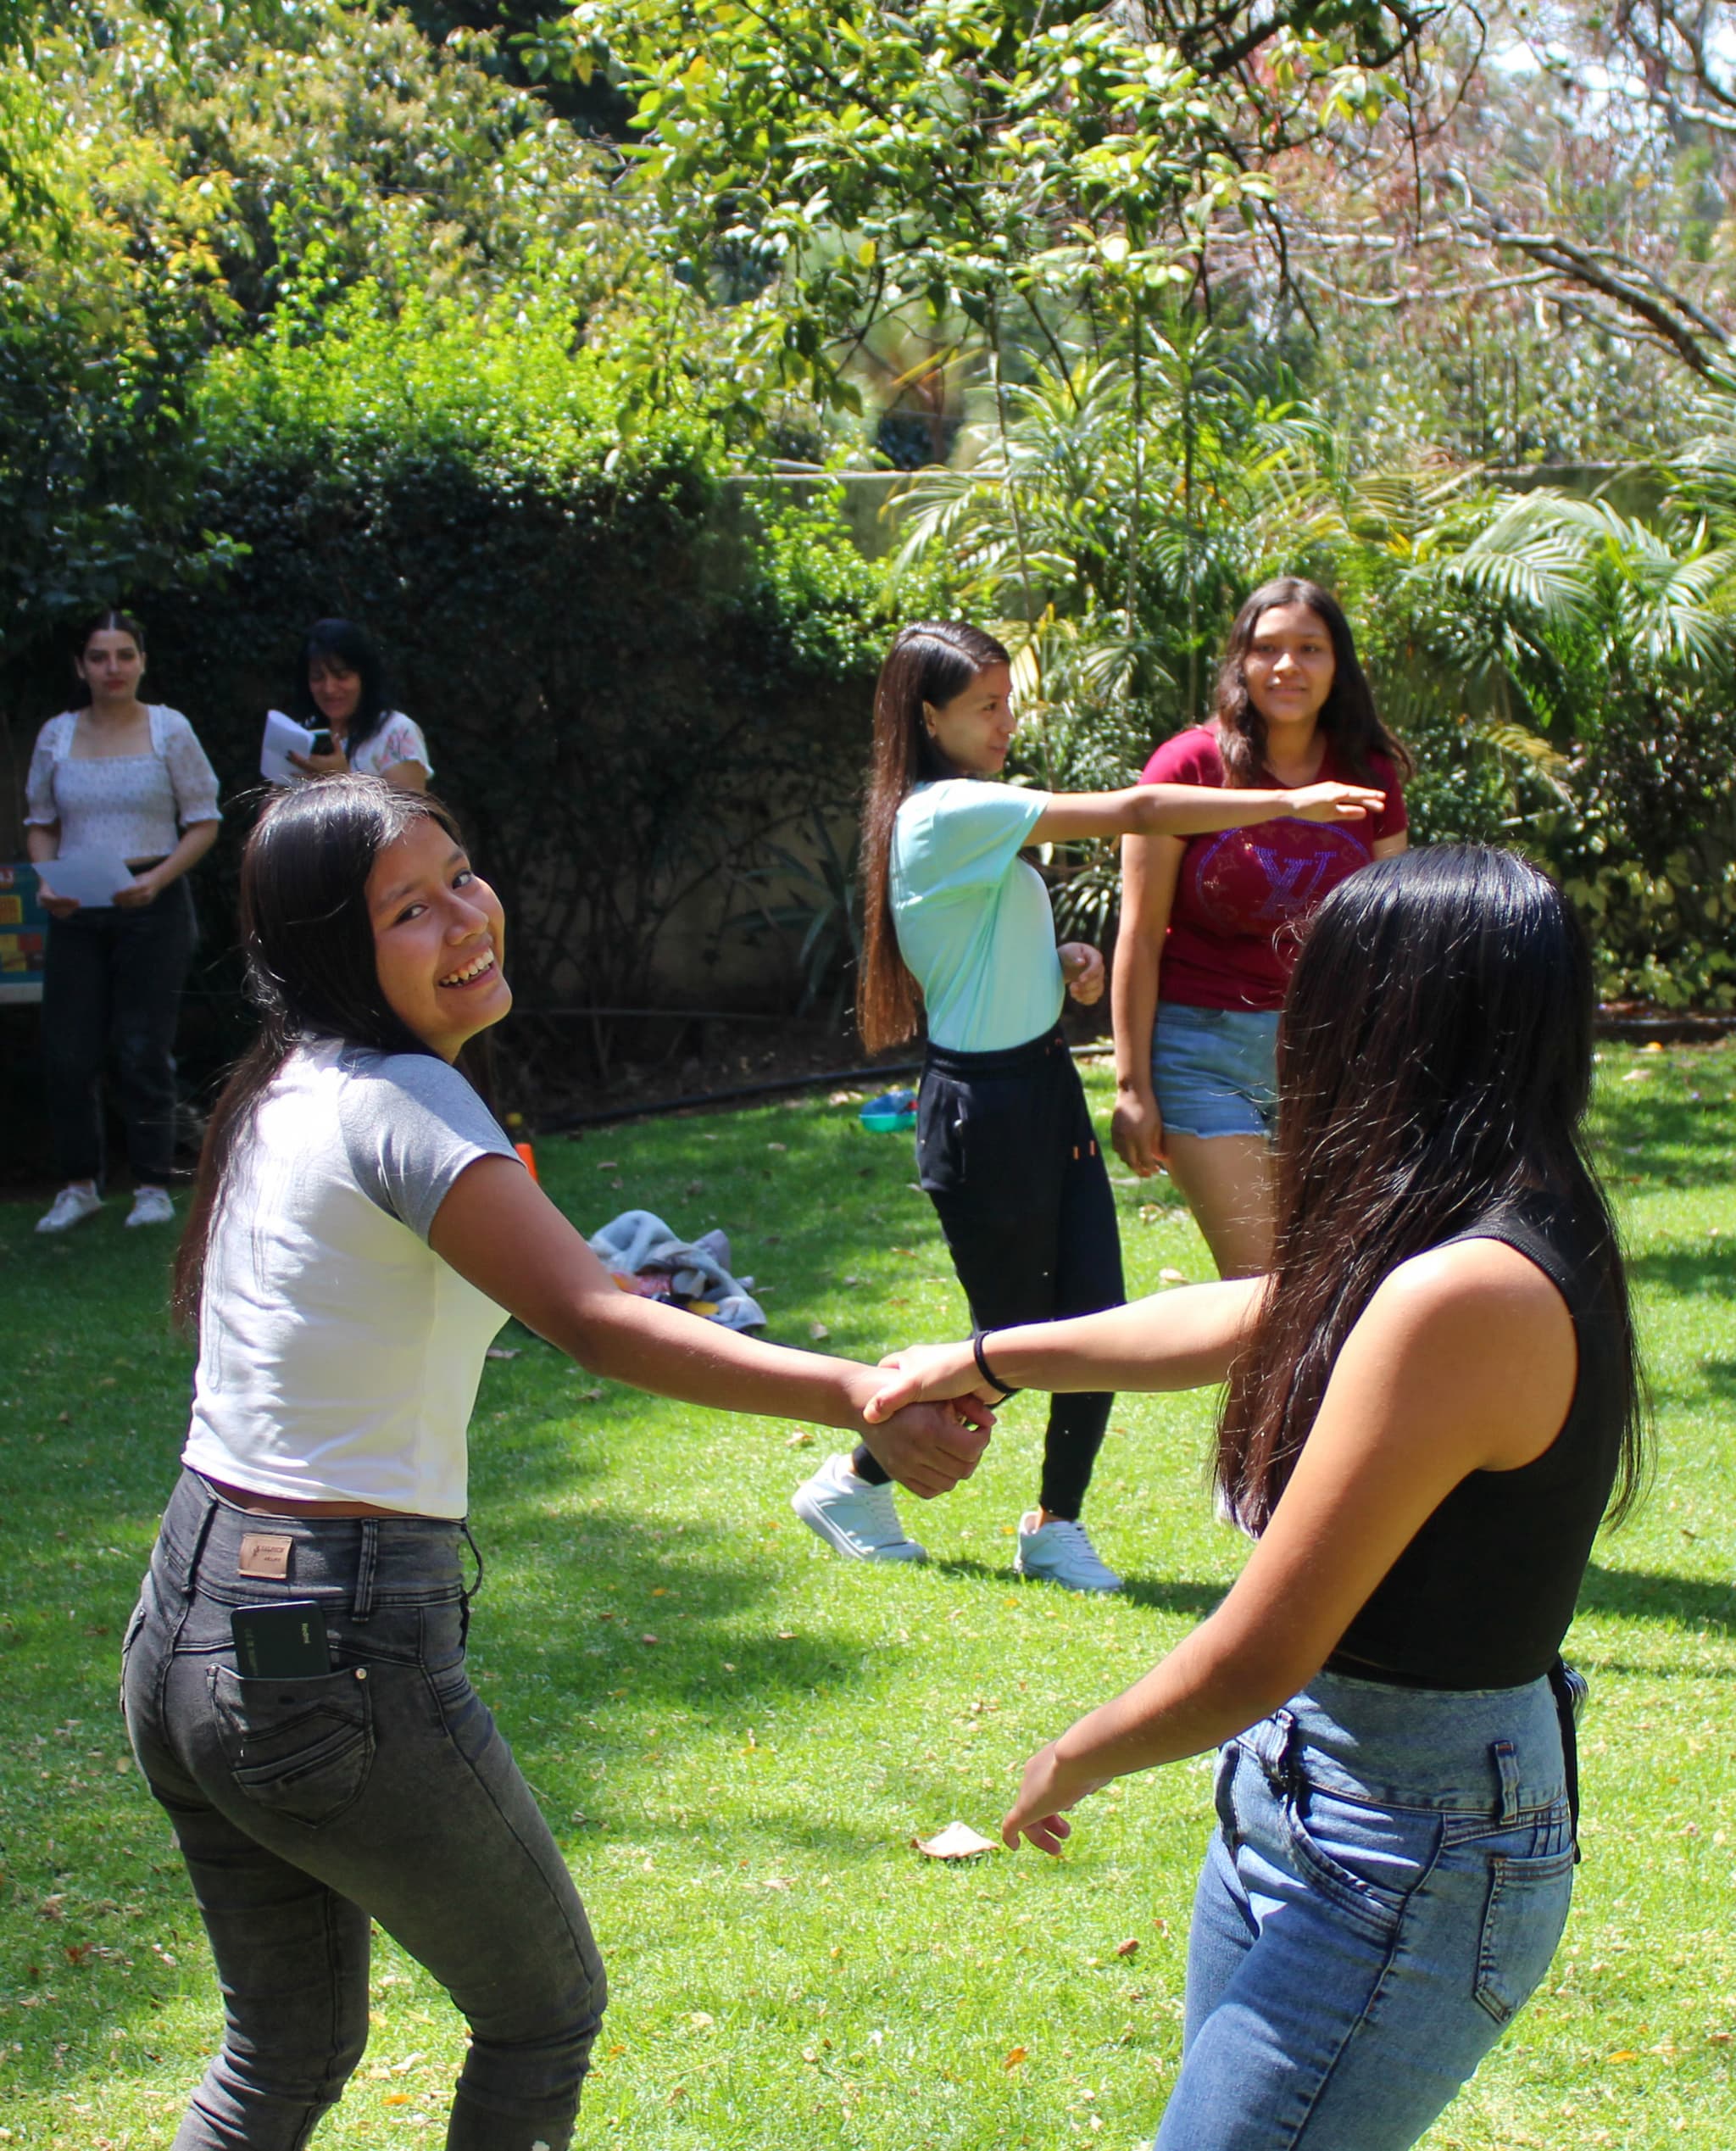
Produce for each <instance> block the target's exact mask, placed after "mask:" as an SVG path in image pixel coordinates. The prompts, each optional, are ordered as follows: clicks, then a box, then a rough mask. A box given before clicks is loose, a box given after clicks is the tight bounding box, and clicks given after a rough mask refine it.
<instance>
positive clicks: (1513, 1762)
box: [1489, 1740, 1519, 1822]
mask: <svg viewBox="0 0 1736 2151" xmlns="http://www.w3.org/2000/svg"><path fill="white" fill-rule="evenodd" d="M1489 1753H1490V1754H1491V1755H1493V1756H1494V1760H1495V1769H1496V1770H1497V1771H1498V1772H1499V1774H1500V1780H1501V1805H1500V1820H1501V1821H1503V1822H1514V1821H1516V1820H1517V1819H1518V1814H1519V1758H1517V1756H1516V1755H1515V1754H1514V1753H1513V1743H1512V1741H1508V1740H1499V1741H1491V1742H1490V1744H1489Z"/></svg>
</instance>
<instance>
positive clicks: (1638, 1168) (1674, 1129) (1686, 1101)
mask: <svg viewBox="0 0 1736 2151" xmlns="http://www.w3.org/2000/svg"><path fill="white" fill-rule="evenodd" d="M1732 1067H1736V1062H1732V1060H1731V1058H1730V1056H1728V1053H1726V1054H1723V1055H1721V1056H1720V1065H1719V1066H1717V1067H1711V1066H1708V1067H1706V1068H1705V1072H1704V1087H1705V1089H1706V1090H1707V1094H1708V1095H1706V1097H1705V1099H1704V1100H1700V1099H1694V1098H1689V1097H1684V1096H1683V1095H1679V1094H1674V1095H1672V1092H1671V1091H1669V1090H1660V1089H1657V1088H1656V1087H1655V1081H1654V1082H1652V1083H1623V1082H1622V1081H1621V1080H1620V1079H1619V1078H1618V1079H1617V1080H1616V1082H1614V1083H1605V1084H1602V1085H1601V1086H1600V1089H1599V1092H1598V1098H1597V1105H1596V1109H1595V1112H1594V1124H1595V1127H1596V1130H1597V1137H1598V1163H1599V1166H1600V1168H1601V1170H1602V1171H1603V1172H1604V1173H1606V1174H1607V1175H1608V1177H1609V1178H1610V1179H1611V1180H1612V1181H1613V1182H1615V1183H1616V1185H1617V1186H1620V1185H1621V1184H1623V1183H1624V1182H1625V1181H1627V1180H1628V1179H1631V1178H1633V1177H1635V1176H1639V1177H1643V1178H1644V1179H1646V1180H1647V1181H1649V1182H1650V1184H1652V1185H1653V1186H1656V1187H1665V1188H1711V1187H1724V1186H1727V1185H1728V1183H1729V1178H1730V1116H1729V1114H1728V1111H1725V1110H1721V1109H1720V1108H1721V1104H1722V1096H1721V1094H1722V1091H1723V1090H1724V1089H1726V1088H1727V1087H1728V1080H1729V1073H1730V1071H1731V1069H1732ZM1667 1079H1668V1078H1667V1074H1666V1081H1667ZM1691 1080H1696V1081H1698V1080H1699V1079H1698V1078H1693V1079H1691Z"/></svg>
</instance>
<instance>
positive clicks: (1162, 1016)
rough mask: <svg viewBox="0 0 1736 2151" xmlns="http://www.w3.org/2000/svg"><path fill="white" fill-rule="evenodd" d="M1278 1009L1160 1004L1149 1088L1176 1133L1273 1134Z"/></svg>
mask: <svg viewBox="0 0 1736 2151" xmlns="http://www.w3.org/2000/svg"><path fill="white" fill-rule="evenodd" d="M1277 1044H1278V1018H1277V1010H1276V1009H1273V1010H1271V1011H1267V1010H1265V1009H1260V1008H1193V1007H1190V1006H1188V1005H1187V1004H1186V1003H1185V1002H1182V1001H1176V1000H1165V1001H1160V1002H1159V1003H1158V1007H1157V1022H1156V1024H1155V1027H1154V1028H1153V1030H1152V1034H1151V1088H1152V1090H1153V1093H1154V1094H1155V1096H1156V1099H1157V1110H1158V1112H1160V1114H1161V1115H1162V1116H1163V1124H1164V1127H1165V1128H1166V1129H1167V1130H1168V1131H1169V1132H1170V1133H1171V1134H1175V1135H1202V1136H1214V1135H1268V1136H1269V1135H1270V1134H1271V1132H1272V1129H1273V1127H1274V1126H1275V1124H1276V1123H1277V1110H1278V1075H1277Z"/></svg>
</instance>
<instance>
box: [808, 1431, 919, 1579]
mask: <svg viewBox="0 0 1736 2151" xmlns="http://www.w3.org/2000/svg"><path fill="white" fill-rule="evenodd" d="M790 1507H792V1508H793V1509H794V1511H795V1512H796V1514H797V1515H798V1516H799V1517H800V1518H801V1519H802V1521H803V1523H804V1524H806V1525H807V1526H808V1528H809V1530H810V1531H817V1532H818V1533H819V1534H820V1535H821V1538H822V1539H825V1540H826V1541H827V1542H828V1543H829V1544H830V1545H832V1546H836V1547H837V1550H838V1552H840V1553H842V1554H843V1555H845V1556H846V1557H847V1558H849V1560H852V1561H926V1559H927V1558H928V1555H927V1553H926V1551H925V1549H924V1548H923V1547H921V1546H918V1545H917V1543H916V1541H915V1540H914V1539H910V1538H906V1537H905V1535H904V1525H903V1524H900V1523H899V1512H898V1506H897V1504H896V1503H895V1502H894V1501H893V1493H892V1487H891V1485H890V1484H888V1485H884V1486H876V1485H871V1483H870V1482H869V1481H868V1480H865V1479H864V1478H862V1477H860V1475H859V1474H857V1473H856V1472H855V1471H854V1469H853V1468H852V1467H851V1464H850V1460H849V1457H827V1458H826V1462H825V1463H823V1464H821V1467H820V1468H819V1470H818V1471H816V1472H815V1474H814V1476H813V1477H812V1478H811V1479H810V1480H808V1481H807V1483H806V1484H805V1485H801V1486H798V1488H797V1489H796V1491H795V1492H794V1493H793V1494H792V1495H791V1496H790Z"/></svg>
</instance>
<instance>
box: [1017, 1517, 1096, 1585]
mask: <svg viewBox="0 0 1736 2151" xmlns="http://www.w3.org/2000/svg"><path fill="white" fill-rule="evenodd" d="M1013 1566H1014V1567H1015V1569H1017V1570H1018V1572H1019V1574H1021V1576H1040V1577H1041V1578H1042V1579H1043V1581H1044V1582H1045V1583H1052V1584H1059V1585H1060V1586H1061V1588H1062V1590H1063V1591H1119V1590H1120V1589H1121V1578H1120V1577H1119V1576H1118V1575H1117V1574H1116V1572H1115V1570H1114V1569H1111V1568H1110V1565H1109V1563H1107V1562H1106V1561H1104V1560H1102V1559H1100V1558H1099V1555H1098V1552H1097V1548H1096V1547H1095V1546H1093V1545H1092V1543H1091V1541H1090V1539H1089V1538H1088V1536H1087V1535H1086V1530H1085V1526H1084V1525H1083V1524H1076V1523H1072V1522H1070V1521H1069V1520H1068V1519H1066V1517H1062V1516H1052V1517H1050V1519H1049V1521H1048V1523H1047V1524H1045V1523H1044V1522H1043V1512H1042V1511H1041V1510H1040V1509H1035V1508H1027V1510H1026V1512H1025V1513H1024V1514H1023V1515H1022V1516H1021V1518H1020V1519H1019V1552H1018V1558H1017V1559H1016V1560H1015V1562H1014V1563H1013Z"/></svg>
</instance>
